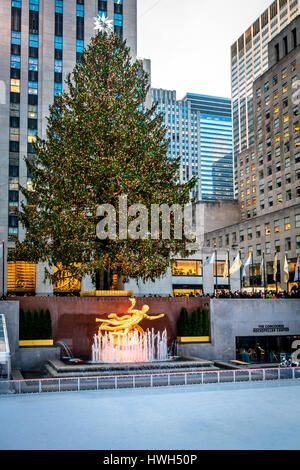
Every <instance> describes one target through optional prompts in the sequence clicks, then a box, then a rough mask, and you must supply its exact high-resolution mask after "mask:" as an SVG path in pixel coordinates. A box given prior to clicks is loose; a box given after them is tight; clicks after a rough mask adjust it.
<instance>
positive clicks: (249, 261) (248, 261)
mask: <svg viewBox="0 0 300 470" xmlns="http://www.w3.org/2000/svg"><path fill="white" fill-rule="evenodd" d="M250 264H252V251H250V253H249V256H248V259H247V261H246V263H245V264H244V266H245V267H246V266H249V265H250Z"/></svg>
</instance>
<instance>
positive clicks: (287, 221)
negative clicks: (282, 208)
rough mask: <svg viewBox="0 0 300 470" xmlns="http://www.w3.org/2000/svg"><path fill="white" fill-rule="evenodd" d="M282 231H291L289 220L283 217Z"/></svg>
mask: <svg viewBox="0 0 300 470" xmlns="http://www.w3.org/2000/svg"><path fill="white" fill-rule="evenodd" d="M284 229H285V230H291V224H290V218H289V217H285V219H284Z"/></svg>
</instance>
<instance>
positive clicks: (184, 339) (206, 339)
mask: <svg viewBox="0 0 300 470" xmlns="http://www.w3.org/2000/svg"><path fill="white" fill-rule="evenodd" d="M177 339H178V341H179V342H180V343H210V336H177Z"/></svg>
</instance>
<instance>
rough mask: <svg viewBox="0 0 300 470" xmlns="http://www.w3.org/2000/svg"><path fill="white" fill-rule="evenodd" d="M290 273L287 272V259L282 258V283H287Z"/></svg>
mask: <svg viewBox="0 0 300 470" xmlns="http://www.w3.org/2000/svg"><path fill="white" fill-rule="evenodd" d="M289 278H290V272H289V263H288V260H287V257H286V255H285V257H284V265H283V282H289Z"/></svg>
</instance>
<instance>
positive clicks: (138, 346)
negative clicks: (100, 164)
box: [92, 299, 168, 363]
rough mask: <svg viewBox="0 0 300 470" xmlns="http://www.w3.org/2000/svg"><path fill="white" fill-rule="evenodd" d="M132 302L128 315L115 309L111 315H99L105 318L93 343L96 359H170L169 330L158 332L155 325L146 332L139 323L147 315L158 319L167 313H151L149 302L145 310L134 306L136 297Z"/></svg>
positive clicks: (107, 361)
mask: <svg viewBox="0 0 300 470" xmlns="http://www.w3.org/2000/svg"><path fill="white" fill-rule="evenodd" d="M129 300H130V302H131V306H130V308H129V309H128V313H127V315H123V316H121V317H119V316H118V315H116V314H115V313H111V314H110V315H108V318H107V319H101V318H97V319H96V321H98V322H101V325H100V327H99V331H98V334H97V335H94V342H93V345H92V362H93V363H97V362H106V363H124V362H128V363H129V362H134V363H138V362H151V361H164V360H167V359H168V347H167V331H166V330H164V331H163V333H162V334H161V333H160V332H158V333H155V332H154V329H153V328H152V330H151V331H150V330H149V329H147V331H146V332H144V330H143V329H142V328H141V327H140V326H139V325H138V323H140V322H141V321H142V320H143V319H148V320H155V319H158V318H162V317H164V314H160V315H155V316H149V315H147V314H146V312H147V311H148V310H149V306H148V305H143V307H142V309H141V310H137V309H134V308H133V307H134V306H135V304H136V299H129Z"/></svg>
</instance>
